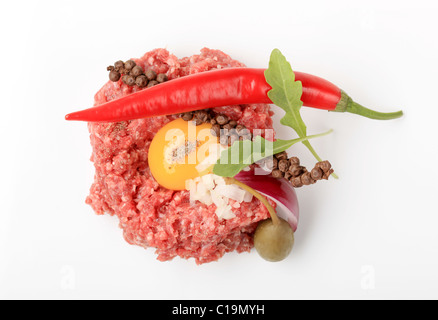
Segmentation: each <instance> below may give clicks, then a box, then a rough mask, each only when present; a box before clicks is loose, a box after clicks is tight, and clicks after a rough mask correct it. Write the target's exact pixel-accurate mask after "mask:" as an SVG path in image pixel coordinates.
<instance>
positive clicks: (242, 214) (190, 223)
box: [86, 48, 272, 264]
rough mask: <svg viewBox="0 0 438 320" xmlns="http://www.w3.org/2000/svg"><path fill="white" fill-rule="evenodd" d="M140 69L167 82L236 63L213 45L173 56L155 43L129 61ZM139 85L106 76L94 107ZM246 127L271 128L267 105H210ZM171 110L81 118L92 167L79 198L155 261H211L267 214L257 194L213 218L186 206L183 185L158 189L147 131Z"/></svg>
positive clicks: (238, 243) (208, 210) (243, 244)
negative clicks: (126, 117) (119, 118)
mask: <svg viewBox="0 0 438 320" xmlns="http://www.w3.org/2000/svg"><path fill="white" fill-rule="evenodd" d="M133 60H134V61H135V62H136V63H137V64H138V65H140V66H141V67H142V68H143V70H148V69H153V70H154V71H156V72H157V73H166V74H167V76H168V78H169V80H170V81H171V80H172V79H175V78H178V77H183V76H186V75H189V74H193V73H198V72H204V71H208V70H212V69H218V68H230V67H244V65H243V64H242V63H240V62H238V61H236V60H233V59H231V58H230V57H229V56H228V55H226V54H225V53H223V52H222V51H219V50H210V49H207V48H204V49H202V50H201V53H200V54H198V55H193V56H191V57H186V58H182V59H178V58H177V57H176V56H174V55H172V54H170V53H169V52H168V51H167V50H165V49H155V50H153V51H150V52H148V53H146V54H145V55H144V56H143V57H142V58H140V59H133ZM138 90H142V89H139V88H138V87H137V86H134V87H129V86H127V85H125V84H123V83H122V81H121V80H120V81H118V82H111V81H108V82H107V83H106V84H105V85H104V86H103V87H102V88H101V89H100V90H99V92H97V93H96V95H95V102H94V104H95V106H97V105H100V104H102V103H105V102H107V101H110V100H114V99H117V98H120V97H122V96H125V95H128V94H130V93H132V92H135V91H138ZM214 111H216V112H218V113H223V114H226V115H227V116H229V117H230V118H231V119H234V120H237V121H238V123H241V124H243V125H245V126H246V127H247V128H248V129H250V130H252V129H254V128H261V129H263V128H272V120H271V116H272V112H271V111H270V107H269V105H266V104H250V105H233V106H224V107H220V108H215V109H214ZM176 117H178V116H177V115H172V116H162V117H155V118H148V119H139V120H133V121H124V122H117V123H89V124H88V128H89V131H90V139H91V145H92V148H93V154H92V157H91V160H92V161H93V162H94V166H95V169H96V173H95V177H94V183H93V185H92V186H91V190H90V195H89V196H88V197H87V200H86V202H87V203H88V204H90V205H91V206H92V208H93V209H94V211H95V212H96V213H97V214H105V213H107V214H110V215H116V216H117V217H118V218H119V221H120V227H121V228H122V229H123V234H124V237H125V239H126V241H128V243H130V244H135V245H139V246H142V247H145V248H147V247H153V248H156V253H157V254H158V259H159V260H161V261H165V260H170V259H172V258H174V257H175V256H180V257H182V258H195V260H196V263H198V264H201V263H206V262H210V261H215V260H218V259H219V258H220V257H222V256H223V255H224V254H225V253H226V252H230V251H234V250H236V251H237V252H244V251H250V249H251V248H252V246H253V240H252V235H253V233H254V231H255V228H256V226H257V222H258V221H260V220H264V219H266V218H268V217H269V213H268V211H267V210H266V208H265V207H264V206H263V205H262V204H261V203H260V202H259V200H257V199H255V198H254V199H253V201H252V202H250V203H245V202H244V203H242V204H241V207H240V208H233V212H234V213H235V215H236V217H235V218H233V219H229V220H219V219H218V217H217V216H216V214H215V209H216V207H215V205H214V204H212V205H210V206H206V205H205V204H201V203H197V204H196V205H195V206H191V205H190V201H189V192H188V191H173V190H168V189H165V188H163V187H161V186H160V185H159V184H158V183H157V182H156V181H155V180H154V178H153V177H152V176H151V173H150V170H149V167H148V160H147V159H148V149H149V145H150V143H151V140H152V139H153V137H154V135H155V133H156V132H157V131H158V130H159V129H160V128H161V127H162V126H164V125H165V124H166V123H168V122H169V121H171V120H173V119H175V118H176Z"/></svg>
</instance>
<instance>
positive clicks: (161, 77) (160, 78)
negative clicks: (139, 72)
mask: <svg viewBox="0 0 438 320" xmlns="http://www.w3.org/2000/svg"><path fill="white" fill-rule="evenodd" d="M157 81H158V82H165V81H167V75H166V74H165V73H159V74H157Z"/></svg>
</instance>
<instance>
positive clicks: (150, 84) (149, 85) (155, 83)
mask: <svg viewBox="0 0 438 320" xmlns="http://www.w3.org/2000/svg"><path fill="white" fill-rule="evenodd" d="M157 84H159V82H158V81H156V80H152V81H149V83H148V85H147V87H148V88H150V87H153V86H155V85H157Z"/></svg>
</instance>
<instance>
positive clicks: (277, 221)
mask: <svg viewBox="0 0 438 320" xmlns="http://www.w3.org/2000/svg"><path fill="white" fill-rule="evenodd" d="M225 181H226V182H227V183H228V184H235V185H237V186H239V187H240V188H242V189H243V190H245V191H248V192H249V193H251V194H252V195H253V196H254V197H256V198H257V199H259V200H260V202H261V203H263V204H264V205H265V207H266V209H268V212H269V215H270V216H271V219H272V223H273V224H274V225H279V224H280V218H279V217H278V216H277V213H276V212H275V209H274V208H273V207H272V206H271V204H270V203H269V201H268V199H266V197H265V196H263V195H262V194H261V193H260V192H258V191H256V190H254V189H253V188H251V187H249V186H247V185H246V184H244V183H243V182H240V181H239V180H236V179H234V178H225Z"/></svg>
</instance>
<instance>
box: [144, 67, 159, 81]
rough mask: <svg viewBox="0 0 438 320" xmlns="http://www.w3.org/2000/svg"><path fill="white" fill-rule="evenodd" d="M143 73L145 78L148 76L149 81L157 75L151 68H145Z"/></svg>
mask: <svg viewBox="0 0 438 320" xmlns="http://www.w3.org/2000/svg"><path fill="white" fill-rule="evenodd" d="M144 74H145V75H146V78H148V80H149V81H150V80H155V78H156V77H157V73H156V72H155V71H154V70H152V69H149V70H146V72H145V73H144Z"/></svg>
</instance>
